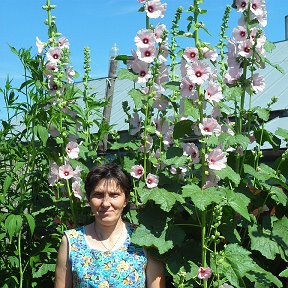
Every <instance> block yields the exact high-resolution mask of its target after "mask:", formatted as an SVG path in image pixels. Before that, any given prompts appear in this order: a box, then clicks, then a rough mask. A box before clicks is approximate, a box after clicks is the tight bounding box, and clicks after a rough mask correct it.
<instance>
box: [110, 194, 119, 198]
mask: <svg viewBox="0 0 288 288" xmlns="http://www.w3.org/2000/svg"><path fill="white" fill-rule="evenodd" d="M118 196H119V194H118V193H113V194H111V195H110V197H112V198H117V197H118Z"/></svg>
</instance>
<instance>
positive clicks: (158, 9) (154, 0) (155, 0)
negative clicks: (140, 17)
mask: <svg viewBox="0 0 288 288" xmlns="http://www.w3.org/2000/svg"><path fill="white" fill-rule="evenodd" d="M144 9H145V11H146V14H147V17H149V18H155V19H156V18H159V17H160V18H163V17H164V13H165V11H166V9H167V3H163V4H162V3H161V0H151V1H147V2H146V3H145V5H144Z"/></svg>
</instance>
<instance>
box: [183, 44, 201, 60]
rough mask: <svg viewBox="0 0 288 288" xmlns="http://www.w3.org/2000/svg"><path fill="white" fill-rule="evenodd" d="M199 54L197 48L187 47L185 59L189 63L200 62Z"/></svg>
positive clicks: (184, 54)
mask: <svg viewBox="0 0 288 288" xmlns="http://www.w3.org/2000/svg"><path fill="white" fill-rule="evenodd" d="M198 56H199V52H198V49H197V48H195V47H187V48H186V49H185V50H184V53H183V57H184V59H185V60H186V61H187V62H195V61H196V60H198Z"/></svg>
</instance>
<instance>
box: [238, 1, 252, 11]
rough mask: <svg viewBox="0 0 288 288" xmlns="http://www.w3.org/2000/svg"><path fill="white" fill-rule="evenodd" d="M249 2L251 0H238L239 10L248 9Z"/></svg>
mask: <svg viewBox="0 0 288 288" xmlns="http://www.w3.org/2000/svg"><path fill="white" fill-rule="evenodd" d="M248 2H249V0H236V1H235V5H236V7H237V11H238V12H243V11H244V10H247V8H248Z"/></svg>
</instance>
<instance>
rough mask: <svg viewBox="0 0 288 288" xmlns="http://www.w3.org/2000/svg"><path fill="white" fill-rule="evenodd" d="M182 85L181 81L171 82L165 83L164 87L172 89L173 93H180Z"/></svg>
mask: <svg viewBox="0 0 288 288" xmlns="http://www.w3.org/2000/svg"><path fill="white" fill-rule="evenodd" d="M180 83H181V82H179V81H169V82H167V83H165V84H164V85H163V86H164V87H165V88H167V89H170V90H172V91H179V90H180Z"/></svg>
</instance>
